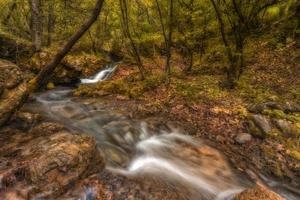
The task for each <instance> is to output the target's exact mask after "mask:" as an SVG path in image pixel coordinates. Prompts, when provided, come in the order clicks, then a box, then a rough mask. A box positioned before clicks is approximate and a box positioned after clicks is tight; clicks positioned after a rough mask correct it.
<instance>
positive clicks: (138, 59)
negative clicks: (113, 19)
mask: <svg viewBox="0 0 300 200" xmlns="http://www.w3.org/2000/svg"><path fill="white" fill-rule="evenodd" d="M120 8H121V16H122V20H121V21H122V27H123V31H124V34H125V36H126V37H127V38H128V39H129V41H130V45H131V48H132V51H133V52H132V53H133V56H134V58H135V60H136V62H137V66H138V68H139V71H140V74H141V78H142V79H144V78H145V75H144V66H143V63H142V60H141V57H140V54H139V51H138V49H137V47H136V44H135V42H134V40H133V38H132V36H131V33H130V29H129V18H128V8H127V0H120Z"/></svg>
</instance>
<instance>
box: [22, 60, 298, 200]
mask: <svg viewBox="0 0 300 200" xmlns="http://www.w3.org/2000/svg"><path fill="white" fill-rule="evenodd" d="M115 68H116V66H115V65H112V66H110V67H108V68H107V69H105V70H103V71H101V72H99V73H98V74H97V76H95V77H94V78H92V79H83V80H82V82H83V83H93V82H97V81H99V80H100V81H101V80H105V79H106V78H107V77H108V76H109V75H108V74H109V73H112V72H113V71H114V70H115ZM71 92H72V90H71V89H70V88H58V89H55V90H51V91H47V92H45V93H42V94H39V95H37V96H36V102H32V103H31V104H28V105H27V108H30V109H31V111H32V109H33V108H34V109H35V110H37V111H38V112H39V113H43V114H44V115H46V116H48V117H49V118H51V119H52V120H57V121H59V122H60V123H64V124H65V125H66V126H67V127H69V128H70V129H73V130H76V131H78V132H82V133H86V134H90V135H92V136H93V137H94V138H95V139H96V141H97V144H98V147H99V148H100V149H101V151H102V152H103V153H104V154H105V158H106V160H107V169H108V170H110V171H111V172H112V173H115V174H120V175H123V176H127V177H141V178H142V179H143V177H155V178H157V179H159V180H160V182H165V183H168V184H169V183H170V185H172V188H173V187H174V188H175V190H176V191H178V192H179V193H182V194H186V195H184V199H189V200H199V199H207V200H208V199H220V200H222V199H224V200H225V199H232V197H233V196H234V195H235V194H236V193H238V192H240V191H242V190H243V189H245V188H247V187H250V186H252V185H253V183H251V181H249V180H247V179H246V178H245V176H243V175H241V174H238V173H236V171H235V170H233V169H232V168H231V167H230V165H229V164H228V162H227V161H226V159H225V158H224V157H223V155H222V154H221V153H220V152H218V151H217V150H215V149H213V148H211V147H209V146H207V145H205V144H204V143H203V142H202V141H199V140H196V139H194V138H192V137H190V136H186V135H184V134H181V133H180V132H179V131H177V130H176V129H172V128H171V127H167V126H165V127H164V128H161V127H160V128H158V127H155V126H150V125H149V123H147V122H141V121H138V120H132V119H130V118H129V117H127V116H126V114H124V113H120V112H117V111H114V110H111V109H109V108H107V107H106V106H105V105H103V104H101V102H100V103H99V102H95V101H93V100H90V99H82V98H75V97H71V95H70V94H71ZM32 104H34V105H32ZM150 124H151V123H150ZM277 189H278V187H277ZM278 191H280V193H281V195H283V196H285V197H286V198H287V199H291V200H294V199H295V200H296V199H298V198H297V197H296V196H294V195H293V194H290V193H288V192H287V191H286V190H284V189H282V188H279V189H278Z"/></svg>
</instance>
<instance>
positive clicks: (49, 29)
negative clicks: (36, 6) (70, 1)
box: [47, 1, 55, 46]
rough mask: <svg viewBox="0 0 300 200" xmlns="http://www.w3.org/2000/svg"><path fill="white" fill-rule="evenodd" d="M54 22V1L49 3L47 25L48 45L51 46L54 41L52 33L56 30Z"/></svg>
mask: <svg viewBox="0 0 300 200" xmlns="http://www.w3.org/2000/svg"><path fill="white" fill-rule="evenodd" d="M54 23H55V16H54V3H53V2H51V1H50V2H49V3H48V25H47V32H48V33H47V46H50V45H51V43H52V34H53V32H54Z"/></svg>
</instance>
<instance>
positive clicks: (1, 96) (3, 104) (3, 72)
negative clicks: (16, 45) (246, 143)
mask: <svg viewBox="0 0 300 200" xmlns="http://www.w3.org/2000/svg"><path fill="white" fill-rule="evenodd" d="M26 97H27V84H26V83H25V81H24V79H23V76H22V72H21V70H20V69H19V67H18V66H16V65H15V64H13V63H11V62H9V61H6V60H1V59H0V126H2V125H3V124H4V123H6V122H7V121H8V120H9V119H10V117H11V116H12V114H13V113H14V111H15V110H16V109H18V108H19V107H20V105H22V103H23V102H24V101H25V100H26Z"/></svg>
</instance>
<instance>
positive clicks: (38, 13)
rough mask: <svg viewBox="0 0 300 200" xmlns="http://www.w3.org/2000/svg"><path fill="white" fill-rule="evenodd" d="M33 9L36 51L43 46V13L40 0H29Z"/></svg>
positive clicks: (32, 27) (33, 38)
mask: <svg viewBox="0 0 300 200" xmlns="http://www.w3.org/2000/svg"><path fill="white" fill-rule="evenodd" d="M29 5H30V10H31V32H32V33H31V35H32V36H31V37H32V42H33V44H34V46H35V49H36V51H40V50H41V48H42V39H43V15H42V8H41V1H40V0H29Z"/></svg>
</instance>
